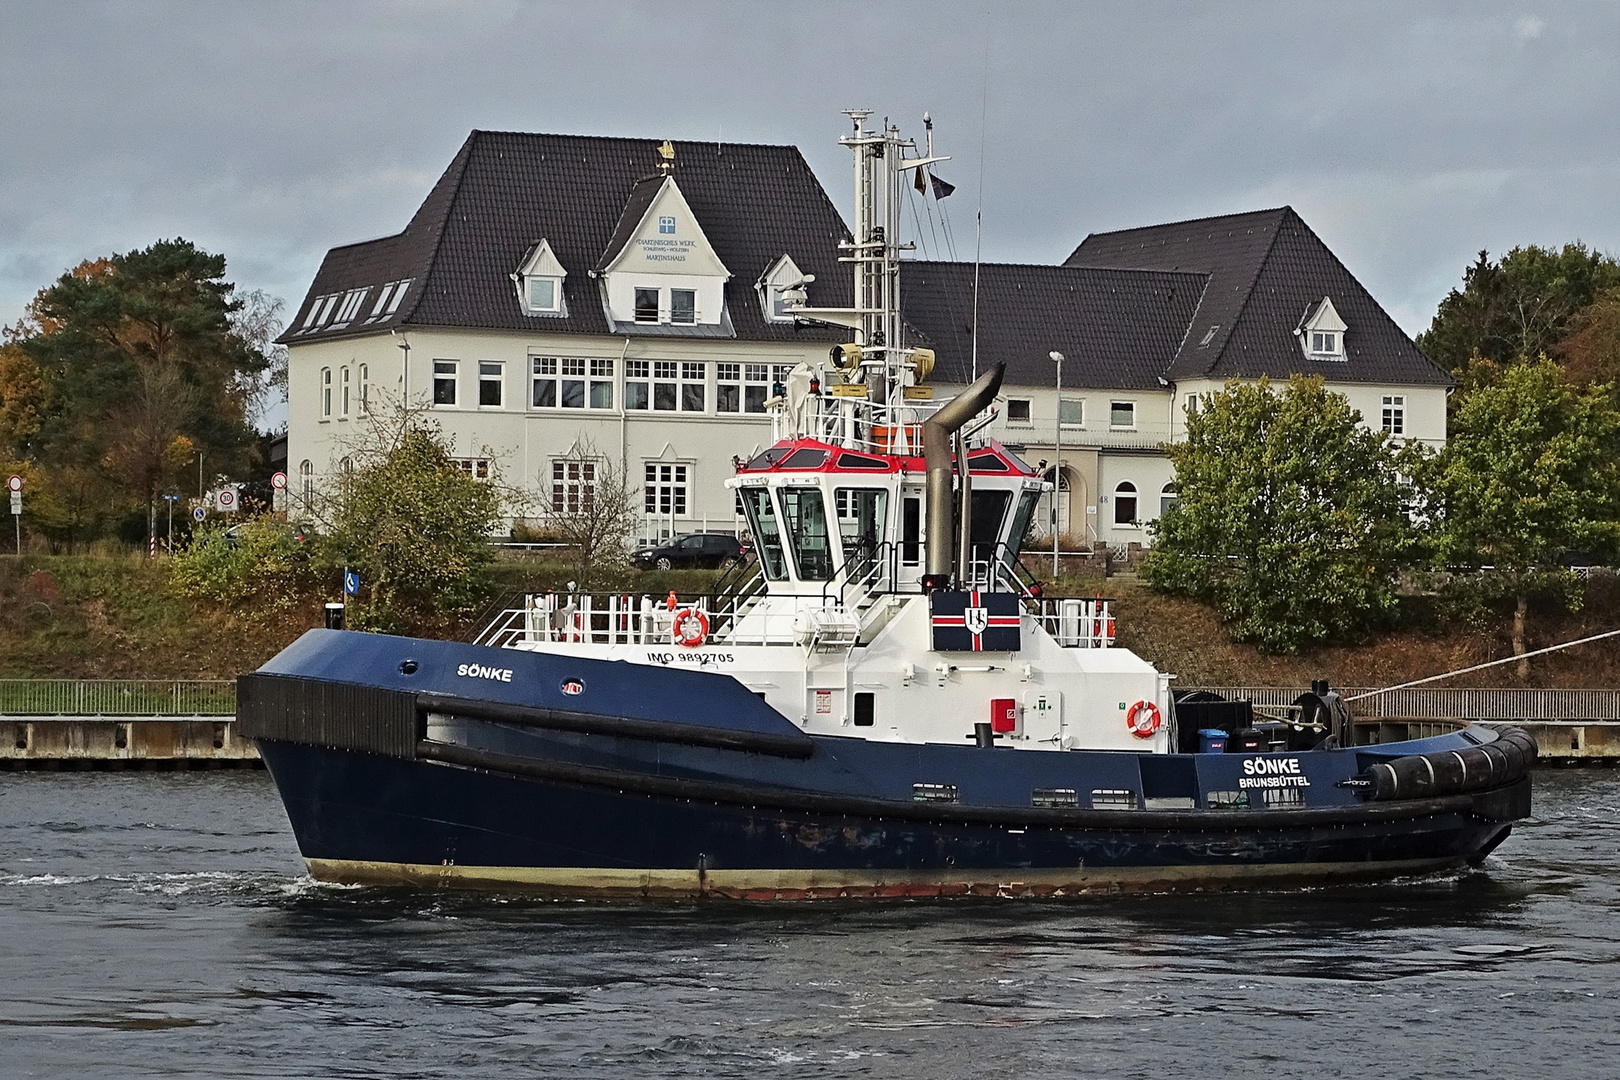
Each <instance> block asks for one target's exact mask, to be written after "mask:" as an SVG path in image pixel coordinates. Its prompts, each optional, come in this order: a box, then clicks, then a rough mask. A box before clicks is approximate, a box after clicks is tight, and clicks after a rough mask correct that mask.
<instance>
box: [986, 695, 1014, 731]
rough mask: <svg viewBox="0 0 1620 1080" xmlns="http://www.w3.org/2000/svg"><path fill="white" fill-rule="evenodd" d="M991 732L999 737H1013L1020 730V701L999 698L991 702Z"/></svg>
mask: <svg viewBox="0 0 1620 1080" xmlns="http://www.w3.org/2000/svg"><path fill="white" fill-rule="evenodd" d="M990 730H991V731H994V732H995V733H996V734H997V735H1011V734H1012V733H1014V732H1015V731H1017V730H1018V699H1017V698H1010V697H998V698H992V699H991V700H990Z"/></svg>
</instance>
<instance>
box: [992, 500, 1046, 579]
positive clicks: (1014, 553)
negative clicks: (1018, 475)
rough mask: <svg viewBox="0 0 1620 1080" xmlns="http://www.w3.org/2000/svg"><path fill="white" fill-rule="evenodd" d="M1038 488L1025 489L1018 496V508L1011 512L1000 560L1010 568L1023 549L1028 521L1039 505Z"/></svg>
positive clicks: (1027, 530) (1026, 537) (1031, 520)
mask: <svg viewBox="0 0 1620 1080" xmlns="http://www.w3.org/2000/svg"><path fill="white" fill-rule="evenodd" d="M1040 502H1041V492H1040V489H1038V488H1037V489H1035V490H1032V491H1025V492H1024V493H1023V494H1022V495H1020V496H1019V497H1018V510H1017V512H1016V513H1014V514H1013V521H1012V528H1011V529H1010V530H1008V532H1007V546H1006V547H1005V548H1003V549H1002V555H1001V561H1002V563H1003V564H1004V565H1005V566H1006V567H1007V568H1008V569H1009V570H1011V569H1012V568H1013V564H1015V563H1016V562H1017V561H1018V553H1019V552H1020V551H1022V550H1023V549H1024V541H1025V540H1026V539H1028V537H1029V527H1030V523H1031V522H1033V521H1034V520H1035V510H1036V508H1037V507H1038V506H1040Z"/></svg>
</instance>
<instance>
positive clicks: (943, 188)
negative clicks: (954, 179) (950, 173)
mask: <svg viewBox="0 0 1620 1080" xmlns="http://www.w3.org/2000/svg"><path fill="white" fill-rule="evenodd" d="M928 179H929V180H930V181H932V182H933V185H934V201H935V202H938V201H939V200H940V199H943V198H945V196H947V195H949V194H950V193H951V192H953V191H955V190H956V185H955V184H947V183H946V182H945V181H943V180H941V179H940V178H939V177H937V176H935V175H934V174H933V173H929V174H928Z"/></svg>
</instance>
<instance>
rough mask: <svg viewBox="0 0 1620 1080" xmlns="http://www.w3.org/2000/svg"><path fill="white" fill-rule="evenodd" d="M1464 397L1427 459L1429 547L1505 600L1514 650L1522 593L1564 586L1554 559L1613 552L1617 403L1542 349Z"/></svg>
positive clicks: (1619, 475)
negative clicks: (1575, 380)
mask: <svg viewBox="0 0 1620 1080" xmlns="http://www.w3.org/2000/svg"><path fill="white" fill-rule="evenodd" d="M1462 397H1463V400H1462V401H1461V403H1460V404H1459V406H1458V407H1457V409H1456V414H1455V417H1454V418H1453V420H1452V425H1451V436H1450V439H1449V441H1448V442H1447V444H1446V447H1445V449H1444V450H1443V451H1441V453H1440V455H1439V458H1438V459H1437V460H1436V462H1435V463H1434V470H1433V481H1432V499H1433V513H1434V514H1435V516H1436V521H1435V536H1436V540H1437V546H1438V551H1439V553H1440V555H1441V557H1442V558H1443V559H1444V560H1445V561H1446V562H1448V563H1450V564H1453V565H1454V566H1456V567H1457V568H1458V569H1460V570H1461V571H1463V572H1464V573H1466V574H1468V575H1470V579H1471V580H1475V581H1477V582H1478V587H1479V589H1480V590H1481V591H1482V592H1484V593H1486V594H1487V595H1492V594H1494V595H1501V596H1503V597H1506V598H1508V599H1511V600H1512V602H1513V651H1514V653H1515V654H1516V655H1522V654H1523V653H1524V652H1525V651H1526V644H1525V616H1526V614H1527V613H1528V610H1529V605H1530V601H1531V599H1532V598H1534V597H1535V596H1536V595H1537V594H1538V593H1547V592H1561V591H1566V590H1567V589H1568V587H1569V585H1570V584H1571V577H1570V574H1569V572H1568V571H1567V570H1566V569H1564V568H1563V567H1562V566H1561V565H1560V561H1561V559H1562V558H1563V557H1565V556H1567V555H1571V554H1574V553H1582V554H1585V555H1587V556H1589V557H1596V558H1601V559H1612V558H1614V557H1615V556H1616V555H1617V554H1620V411H1617V409H1616V403H1615V398H1614V391H1613V388H1612V387H1610V386H1600V387H1597V388H1594V389H1585V390H1581V389H1576V388H1574V387H1571V386H1570V385H1569V384H1568V383H1567V382H1566V381H1565V379H1564V378H1563V373H1562V372H1561V371H1560V370H1559V368H1558V366H1557V365H1556V364H1554V363H1553V362H1552V361H1550V360H1547V359H1545V358H1542V359H1540V360H1537V361H1534V362H1524V363H1518V364H1510V365H1508V366H1507V367H1506V368H1504V369H1503V371H1502V373H1501V376H1500V378H1499V379H1498V380H1497V381H1496V382H1495V383H1493V384H1491V385H1486V386H1480V387H1476V388H1474V389H1472V390H1470V391H1469V392H1468V393H1466V394H1465V395H1462ZM1519 674H1520V676H1521V678H1522V677H1524V676H1526V675H1528V674H1529V665H1528V662H1527V661H1520V664H1519Z"/></svg>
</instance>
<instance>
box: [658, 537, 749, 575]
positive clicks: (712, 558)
mask: <svg viewBox="0 0 1620 1080" xmlns="http://www.w3.org/2000/svg"><path fill="white" fill-rule="evenodd" d="M747 554H748V549H747V547H745V546H744V545H743V544H741V543H739V542H738V540H737V538H736V537H735V536H727V535H725V534H724V533H692V534H690V535H688V536H676V537H672V538H671V539H670V540H669V541H668V542H666V543H663V544H659V545H657V546H656V547H644V548H641V549H640V550H639V551H637V552H636V553H635V555H634V556H633V558H634V559H635V561H636V565H637V566H639V567H640V568H641V569H643V570H652V569H654V568H656V569H659V570H673V569H675V568H676V567H682V568H687V567H704V568H715V567H721V566H730V565H731V564H732V563H734V562H738V561H740V560H741V559H742V558H743V557H744V556H745V555H747Z"/></svg>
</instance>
